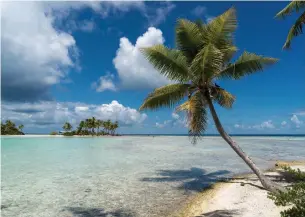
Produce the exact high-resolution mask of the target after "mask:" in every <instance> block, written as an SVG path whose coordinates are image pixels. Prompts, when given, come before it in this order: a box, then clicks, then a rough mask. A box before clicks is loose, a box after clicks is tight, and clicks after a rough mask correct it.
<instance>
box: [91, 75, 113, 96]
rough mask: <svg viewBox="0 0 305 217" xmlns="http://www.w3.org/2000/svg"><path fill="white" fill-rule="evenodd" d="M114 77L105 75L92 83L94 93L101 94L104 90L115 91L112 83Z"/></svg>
mask: <svg viewBox="0 0 305 217" xmlns="http://www.w3.org/2000/svg"><path fill="white" fill-rule="evenodd" d="M113 78H114V75H112V74H109V73H108V74H107V75H105V76H101V77H100V78H99V80H98V82H93V83H92V87H93V88H94V89H95V90H96V92H103V91H105V90H111V91H116V90H117V88H116V86H115V84H114V83H113Z"/></svg>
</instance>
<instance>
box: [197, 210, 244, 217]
mask: <svg viewBox="0 0 305 217" xmlns="http://www.w3.org/2000/svg"><path fill="white" fill-rule="evenodd" d="M235 214H238V211H237V210H216V211H213V212H207V213H202V214H201V215H198V216H196V217H233V216H234V215H235Z"/></svg>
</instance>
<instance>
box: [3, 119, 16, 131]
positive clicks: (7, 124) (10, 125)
mask: <svg viewBox="0 0 305 217" xmlns="http://www.w3.org/2000/svg"><path fill="white" fill-rule="evenodd" d="M5 124H6V127H7V128H8V129H13V128H16V124H15V123H14V122H13V121H11V120H7V121H6V122H5Z"/></svg>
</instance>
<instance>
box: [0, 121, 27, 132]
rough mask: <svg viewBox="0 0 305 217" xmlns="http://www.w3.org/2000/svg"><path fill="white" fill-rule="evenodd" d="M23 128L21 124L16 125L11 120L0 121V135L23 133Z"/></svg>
mask: <svg viewBox="0 0 305 217" xmlns="http://www.w3.org/2000/svg"><path fill="white" fill-rule="evenodd" d="M23 128H24V126H23V124H21V125H19V126H16V124H15V123H14V122H13V121H11V120H7V121H6V122H5V123H2V122H1V135H24V133H23V132H22V129H23Z"/></svg>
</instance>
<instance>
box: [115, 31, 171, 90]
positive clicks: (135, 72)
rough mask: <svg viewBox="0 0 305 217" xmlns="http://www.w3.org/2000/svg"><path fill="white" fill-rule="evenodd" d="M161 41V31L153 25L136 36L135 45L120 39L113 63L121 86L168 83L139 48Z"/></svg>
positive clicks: (157, 85) (139, 86) (138, 86)
mask: <svg viewBox="0 0 305 217" xmlns="http://www.w3.org/2000/svg"><path fill="white" fill-rule="evenodd" d="M163 43H164V38H163V35H162V31H161V30H160V29H156V28H154V27H150V28H148V31H147V32H145V33H144V34H143V35H142V36H140V37H138V39H137V41H136V43H135V45H133V44H132V43H131V42H130V41H129V39H128V38H126V37H123V38H121V39H120V47H119V49H118V50H117V52H116V57H115V58H114V59H113V63H114V66H115V68H116V70H117V72H118V76H119V78H120V82H121V86H122V87H123V88H126V89H148V88H155V87H160V86H162V85H165V84H168V83H170V81H169V80H168V79H167V78H166V77H164V76H163V75H161V74H160V73H159V72H158V71H156V70H155V69H154V68H153V66H152V65H151V64H150V63H149V62H148V61H147V60H146V59H145V58H144V56H143V55H142V53H141V52H140V50H139V49H140V48H144V47H150V46H153V45H156V44H163Z"/></svg>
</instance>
